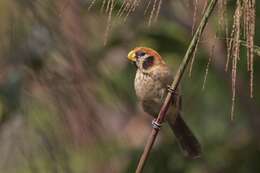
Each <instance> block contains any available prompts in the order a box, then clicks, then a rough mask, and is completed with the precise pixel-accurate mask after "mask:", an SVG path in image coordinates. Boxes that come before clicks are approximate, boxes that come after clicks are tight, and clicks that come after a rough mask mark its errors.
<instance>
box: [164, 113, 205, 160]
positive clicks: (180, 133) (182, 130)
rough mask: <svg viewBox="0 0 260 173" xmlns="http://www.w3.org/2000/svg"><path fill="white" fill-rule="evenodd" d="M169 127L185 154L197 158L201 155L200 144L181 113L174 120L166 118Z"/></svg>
mask: <svg viewBox="0 0 260 173" xmlns="http://www.w3.org/2000/svg"><path fill="white" fill-rule="evenodd" d="M168 123H169V125H170V127H171V128H172V130H173V133H174V134H175V136H176V138H177V141H178V143H179V144H180V147H181V149H182V150H183V152H184V154H185V156H187V157H190V158H192V159H194V158H198V157H200V155H201V146H200V143H199V141H198V140H197V138H196V137H195V136H194V135H193V133H192V131H191V130H190V129H189V127H188V126H187V124H186V123H185V121H184V120H183V119H182V117H181V115H178V116H177V118H176V120H175V122H174V123H172V122H171V121H170V120H168Z"/></svg>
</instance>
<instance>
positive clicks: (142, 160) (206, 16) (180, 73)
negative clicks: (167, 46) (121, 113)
mask: <svg viewBox="0 0 260 173" xmlns="http://www.w3.org/2000/svg"><path fill="white" fill-rule="evenodd" d="M217 1H218V0H211V1H210V3H209V4H208V7H207V9H206V11H205V13H204V15H203V17H202V19H201V22H200V24H199V26H198V28H197V30H196V32H195V34H194V36H193V38H192V40H191V42H190V45H189V47H188V49H187V51H186V54H185V56H184V58H183V60H182V63H181V64H180V67H179V69H178V71H177V73H176V75H175V77H174V81H173V82H172V84H171V87H170V90H169V92H168V94H167V96H166V99H165V101H164V104H163V106H162V107H161V110H160V113H159V115H158V117H157V119H156V123H157V124H161V123H163V121H164V118H165V115H166V113H167V111H168V108H169V106H170V103H171V101H172V95H173V94H174V92H175V91H176V89H177V88H178V86H179V83H180V80H181V78H182V76H183V74H184V72H185V69H186V68H187V65H188V63H189V61H190V59H191V55H192V53H193V52H194V50H195V47H196V44H197V42H198V41H199V38H200V36H201V35H202V32H203V30H204V28H205V26H206V24H207V22H208V19H209V17H210V15H211V13H212V11H213V9H214V7H215V6H216V3H217ZM159 130H160V129H159V128H153V129H152V132H151V134H150V136H149V138H148V141H147V143H146V145H145V148H144V151H143V153H142V155H141V158H140V160H139V163H138V166H137V169H136V171H135V172H136V173H142V171H143V169H144V166H145V163H146V161H147V159H148V157H149V154H150V152H151V149H152V147H153V144H154V142H155V139H156V137H157V135H158V132H159Z"/></svg>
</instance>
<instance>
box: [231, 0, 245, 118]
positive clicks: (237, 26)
mask: <svg viewBox="0 0 260 173" xmlns="http://www.w3.org/2000/svg"><path fill="white" fill-rule="evenodd" d="M241 15H242V6H241V2H240V0H238V1H237V7H236V11H235V15H234V27H233V29H234V44H233V46H232V48H231V49H232V74H231V77H232V106H231V120H234V110H235V98H236V78H237V62H238V60H239V55H240V32H241Z"/></svg>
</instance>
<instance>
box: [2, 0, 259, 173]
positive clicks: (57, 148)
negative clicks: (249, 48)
mask: <svg viewBox="0 0 260 173" xmlns="http://www.w3.org/2000/svg"><path fill="white" fill-rule="evenodd" d="M129 2H131V1H130V0H129V1H121V0H118V1H114V0H111V1H95V0H94V1H92V2H90V1H89V0H56V1H52V0H1V1H0V21H1V25H0V38H1V41H0V56H1V59H0V69H1V71H0V120H1V121H0V158H1V159H0V172H3V173H29V172H32V173H46V172H48V173H119V172H120V173H132V172H134V171H135V168H136V165H137V161H138V159H139V156H140V155H141V153H142V151H143V148H144V145H145V142H146V140H147V138H148V135H149V133H150V131H151V124H150V123H151V118H150V117H149V116H147V115H146V114H145V113H144V112H143V111H142V109H141V108H140V106H139V105H138V100H137V99H136V96H135V93H134V87H133V82H134V76H135V70H136V69H135V66H134V65H133V64H131V63H129V62H128V61H127V58H126V57H127V53H128V52H129V51H130V50H131V49H132V48H134V47H136V46H147V47H151V48H153V49H155V50H157V51H158V52H159V53H160V54H161V55H162V57H164V59H165V61H166V62H167V64H169V65H170V67H171V68H172V69H173V70H176V69H177V68H178V66H179V64H180V62H181V61H182V58H183V56H184V54H185V51H186V49H187V47H188V44H189V41H190V39H191V37H192V30H193V29H194V28H195V27H196V26H197V24H198V22H199V20H200V18H201V16H202V12H203V9H204V8H205V7H204V6H205V0H197V1H192V0H184V1H181V0H175V1H163V2H162V3H161V5H160V3H159V4H158V2H161V1H157V5H155V7H156V9H157V10H158V9H159V8H160V14H159V16H158V17H157V16H156V15H157V10H155V11H154V17H152V18H151V13H152V11H153V10H152V9H153V6H154V5H153V4H154V1H136V3H137V5H136V9H135V11H134V12H132V11H129V10H128V11H129V12H128V11H127V10H124V9H122V8H121V6H122V5H124V6H123V7H126V6H127V5H126V4H127V3H129ZM155 2H156V1H155ZM194 3H196V4H197V5H196V6H194ZM257 3H258V2H257ZM109 4H113V5H109ZM149 4H150V5H149ZM235 4H236V1H235V0H230V1H228V4H227V13H226V14H227V16H226V17H225V19H227V21H228V23H229V26H228V27H229V30H230V28H231V27H232V21H233V14H234V9H235ZM111 7H113V10H112V11H111ZM194 12H195V14H194ZM220 14H221V8H220V5H219V6H218V7H217V8H216V9H215V11H214V13H213V16H212V17H211V18H210V22H209V23H208V25H207V28H206V30H205V33H204V34H203V36H202V38H201V41H200V43H199V45H198V49H197V53H196V59H195V61H194V64H193V69H192V72H191V75H190V76H189V75H188V73H186V75H185V76H184V78H183V80H182V84H181V85H182V90H183V102H184V103H183V112H184V113H183V116H184V119H185V120H186V121H187V123H188V124H189V126H190V127H191V128H192V129H193V130H194V133H195V134H196V136H197V137H198V139H199V140H200V142H201V144H202V145H203V156H202V157H201V158H200V159H197V160H189V159H186V158H184V156H183V154H182V153H181V151H180V149H179V147H178V145H177V143H176V141H175V139H174V137H173V134H172V132H171V131H170V129H169V128H168V126H167V125H166V126H164V127H163V128H162V130H161V132H160V135H159V137H158V139H157V141H156V144H155V146H154V148H153V150H152V153H151V157H150V158H149V160H148V163H147V165H146V167H145V171H144V172H146V173H155V172H165V173H168V172H185V173H199V172H200V173H226V172H227V173H228V172H237V173H248V172H250V173H253V172H259V171H260V165H259V163H260V133H259V132H260V90H259V85H260V78H259V77H258V76H259V75H260V70H259V67H260V59H259V55H258V56H257V55H255V61H254V69H255V73H254V98H253V99H250V94H249V74H248V72H247V69H246V66H247V62H246V55H247V53H246V48H245V47H241V51H240V53H241V56H240V60H239V64H238V76H237V94H236V101H235V112H234V121H231V120H230V111H231V103H232V94H231V77H230V76H231V75H230V74H231V73H230V72H231V68H229V70H228V72H225V64H226V57H227V56H226V45H225V43H226V42H225V39H224V38H225V29H223V28H222V27H221V26H220V25H221V22H219V19H220V18H221V17H220V16H221V15H220ZM194 16H195V17H194ZM258 21H260V5H259V4H256V35H255V44H256V45H260V30H259V28H260V23H259V22H258ZM148 25H150V26H149V27H148ZM241 38H243V37H242V36H241ZM209 58H211V61H210V64H209V65H208V75H207V80H206V82H205V86H204V89H202V86H203V83H204V82H203V81H204V78H205V73H206V71H207V70H206V69H207V64H208V61H209ZM187 71H189V69H188V70H187Z"/></svg>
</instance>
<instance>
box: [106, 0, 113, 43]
mask: <svg viewBox="0 0 260 173" xmlns="http://www.w3.org/2000/svg"><path fill="white" fill-rule="evenodd" d="M114 2H115V0H109V1H108V4H110V5H109V11H108V19H107V27H106V31H105V38H104V45H106V43H107V40H108V34H109V31H110V28H111V26H112V12H113V7H114ZM108 4H107V6H108Z"/></svg>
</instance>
